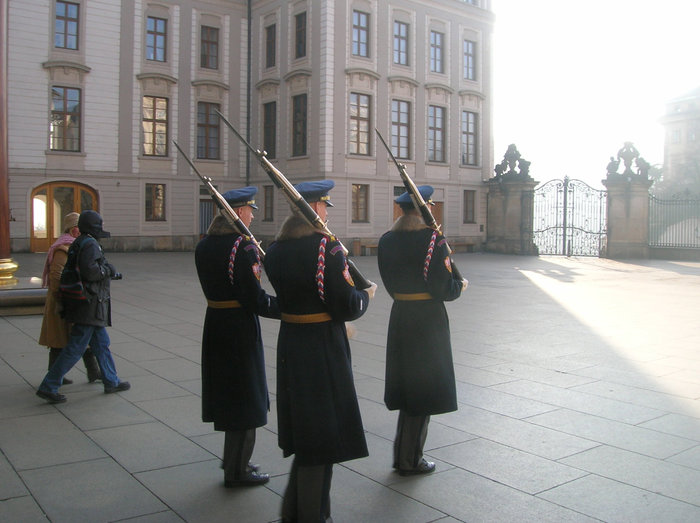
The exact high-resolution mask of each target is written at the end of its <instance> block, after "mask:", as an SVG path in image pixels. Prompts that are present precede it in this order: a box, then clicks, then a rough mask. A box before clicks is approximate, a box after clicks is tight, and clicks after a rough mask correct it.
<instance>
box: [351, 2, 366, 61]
mask: <svg viewBox="0 0 700 523" xmlns="http://www.w3.org/2000/svg"><path fill="white" fill-rule="evenodd" d="M363 22H364V23H363ZM369 25H370V14H369V13H365V12H364V11H360V10H358V9H353V10H352V54H353V56H360V57H362V58H369V57H370V55H369V43H370V42H369V34H370V32H369V29H370V27H369Z"/></svg>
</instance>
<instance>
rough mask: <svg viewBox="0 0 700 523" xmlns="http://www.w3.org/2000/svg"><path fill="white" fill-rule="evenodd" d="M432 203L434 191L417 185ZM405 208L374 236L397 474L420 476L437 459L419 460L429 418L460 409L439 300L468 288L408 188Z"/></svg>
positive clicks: (386, 394) (403, 199) (401, 201)
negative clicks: (386, 303) (385, 317)
mask: <svg viewBox="0 0 700 523" xmlns="http://www.w3.org/2000/svg"><path fill="white" fill-rule="evenodd" d="M418 189H419V191H420V193H421V195H422V196H423V199H424V200H425V201H426V202H427V203H429V204H432V202H431V200H430V196H431V195H432V194H433V188H432V187H430V186H429V185H422V186H420V187H419V188H418ZM395 201H396V203H398V204H399V206H400V207H401V210H402V216H400V217H399V218H398V219H397V220H396V222H395V223H394V225H393V227H392V228H391V230H390V231H389V232H387V233H385V234H384V235H383V236H382V237H381V238H380V240H379V245H378V252H377V261H378V263H379V273H380V275H381V278H382V282H383V283H384V287H386V290H387V292H388V293H389V294H390V295H391V297H392V298H393V300H394V303H393V305H392V308H391V316H390V318H389V332H388V335H387V349H386V381H385V389H384V402H385V403H386V406H387V408H388V409H389V410H399V420H398V424H397V429H396V438H395V440H394V462H393V466H394V468H395V469H397V470H398V472H399V474H401V475H404V476H405V475H411V474H425V473H429V472H432V471H433V470H435V463H433V462H429V461H426V460H425V459H424V458H423V446H424V444H425V439H426V437H427V435H428V423H429V421H430V415H432V414H441V413H444V412H451V411H454V410H457V394H456V388H455V374H454V366H453V364H452V348H451V345H450V324H449V320H448V317H447V311H446V310H445V306H444V304H443V302H445V301H452V300H455V299H457V298H459V296H460V295H461V293H462V290H464V289H465V288H466V285H467V283H466V280H458V279H456V278H455V277H454V275H453V274H452V265H451V261H450V256H449V252H448V247H447V244H446V242H445V239H444V237H443V236H442V235H441V234H440V233H438V232H436V231H434V230H433V229H431V228H429V227H428V226H427V225H426V224H425V222H424V221H423V220H422V218H421V215H420V214H419V213H418V211H417V210H415V209H414V207H413V204H412V202H411V199H410V196H409V194H408V193H404V194H402V195H401V196H399V197H398V198H396V200H395Z"/></svg>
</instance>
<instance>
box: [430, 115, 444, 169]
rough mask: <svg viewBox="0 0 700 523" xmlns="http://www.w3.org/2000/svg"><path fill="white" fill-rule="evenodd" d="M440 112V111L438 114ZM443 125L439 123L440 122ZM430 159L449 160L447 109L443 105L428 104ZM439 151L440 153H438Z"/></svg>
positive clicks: (437, 160)
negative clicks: (447, 150) (446, 148)
mask: <svg viewBox="0 0 700 523" xmlns="http://www.w3.org/2000/svg"><path fill="white" fill-rule="evenodd" d="M438 113H440V114H439V115H438ZM440 122H441V123H442V125H439V123H440ZM427 130H428V161H429V162H435V163H445V162H446V161H447V152H446V150H445V146H446V145H447V109H446V108H445V107H443V106H441V105H428V125H427ZM438 153H439V155H438Z"/></svg>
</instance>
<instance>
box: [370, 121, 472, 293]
mask: <svg viewBox="0 0 700 523" xmlns="http://www.w3.org/2000/svg"><path fill="white" fill-rule="evenodd" d="M374 131H375V132H376V133H377V136H378V137H379V140H380V141H381V142H382V144H383V145H384V148H385V149H386V152H387V153H389V156H390V157H391V159H392V160H393V161H394V165H396V168H397V169H398V170H399V175H400V176H401V180H402V181H403V186H404V187H405V188H406V192H408V194H409V195H410V196H411V201H412V202H413V206H414V207H415V208H416V209H417V210H418V211H419V212H420V214H421V216H422V217H423V221H424V222H425V224H426V225H427V226H428V227H430V228H431V229H433V230H434V231H437V232H438V233H440V234H442V231H441V230H440V225H439V224H438V223H437V221H436V220H435V217H434V216H433V213H432V212H431V211H430V207H429V206H428V204H427V203H426V202H425V200H424V199H423V196H422V195H421V193H420V191H419V190H418V186H417V185H416V184H415V183H414V182H413V180H411V177H410V176H409V175H408V173H407V172H406V166H405V165H404V164H402V163H399V161H398V160H397V159H396V157H395V156H394V153H392V152H391V149H390V148H389V146H388V145H387V143H386V142H385V141H384V137H383V136H382V134H381V133H380V132H379V129H377V128H376V127H375V129H374ZM445 246H446V247H447V252H448V254H450V255H451V254H452V248H451V247H450V244H449V243H447V238H445ZM450 261H451V262H452V274H453V275H454V277H455V278H456V279H458V280H462V279H463V278H462V274H461V273H460V272H459V269H458V268H457V266H456V265H455V263H454V260H450Z"/></svg>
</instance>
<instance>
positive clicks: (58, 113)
mask: <svg viewBox="0 0 700 523" xmlns="http://www.w3.org/2000/svg"><path fill="white" fill-rule="evenodd" d="M58 89H60V90H61V96H60V104H61V107H62V108H61V109H56V108H55V104H56V101H57V100H58V97H57V96H55V95H56V94H57V92H56V91H57V90H58ZM72 92H74V93H77V103H75V104H71V100H73V101H75V100H74V99H71V97H70V96H69V95H70V93H72ZM82 105H83V93H82V89H80V88H79V87H70V86H65V85H52V86H51V102H50V111H49V150H51V151H56V152H67V153H79V152H81V151H82V139H83V129H82ZM69 107H76V108H77V110H69ZM74 120H77V134H78V136H77V137H75V136H71V135H72V134H74V133H75V129H76V127H71V123H72V122H73V121H74ZM58 121H60V122H61V123H60V125H57V124H55V123H54V122H58ZM57 143H60V147H56V146H55V144H57ZM68 143H74V144H75V146H74V148H71V147H69V146H68Z"/></svg>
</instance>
